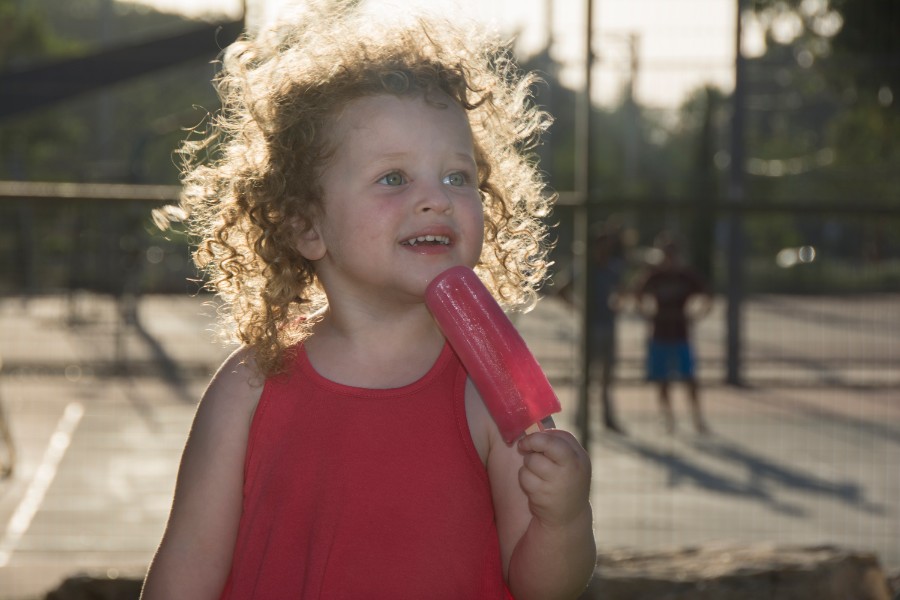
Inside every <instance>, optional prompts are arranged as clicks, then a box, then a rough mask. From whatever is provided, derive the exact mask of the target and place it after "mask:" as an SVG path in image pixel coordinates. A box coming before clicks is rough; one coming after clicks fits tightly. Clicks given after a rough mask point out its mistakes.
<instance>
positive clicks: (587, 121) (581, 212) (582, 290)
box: [573, 0, 594, 449]
mask: <svg viewBox="0 0 900 600" xmlns="http://www.w3.org/2000/svg"><path fill="white" fill-rule="evenodd" d="M585 2H586V5H587V6H586V10H585V41H584V46H585V48H584V89H583V91H582V93H581V94H580V95H579V96H578V99H579V101H580V103H579V105H578V111H577V114H576V119H575V123H576V130H575V136H576V138H575V141H576V144H575V157H576V158H575V161H576V162H575V190H576V192H577V195H578V199H579V200H578V204H577V206H576V207H575V223H574V225H575V242H574V244H573V254H574V261H575V264H576V267H577V268H576V269H575V273H574V285H575V292H576V297H577V298H579V299H580V303H581V327H580V329H581V338H580V342H581V344H580V346H581V347H580V353H579V354H580V358H581V361H580V362H581V365H580V369H578V373H577V382H578V398H577V399H578V406H577V412H576V418H575V421H576V429H577V430H578V435H579V438H580V441H581V444H582V446H584V447H585V449H587V448H588V446H589V444H590V429H591V418H590V417H591V415H590V381H591V379H590V371H591V357H592V356H593V353H592V348H591V335H590V331H591V329H590V326H591V321H592V316H593V315H592V313H593V307H592V304H593V303H592V302H591V289H590V288H591V286H590V252H589V248H588V242H589V240H588V229H589V227H590V216H591V210H590V205H591V192H592V189H593V177H592V176H591V167H592V164H593V161H592V143H591V131H592V129H593V116H592V114H591V113H592V101H591V87H592V86H591V83H592V79H593V77H592V73H591V71H592V67H593V65H594V48H593V44H592V42H593V37H594V36H593V33H594V27H593V21H594V7H593V0H585Z"/></svg>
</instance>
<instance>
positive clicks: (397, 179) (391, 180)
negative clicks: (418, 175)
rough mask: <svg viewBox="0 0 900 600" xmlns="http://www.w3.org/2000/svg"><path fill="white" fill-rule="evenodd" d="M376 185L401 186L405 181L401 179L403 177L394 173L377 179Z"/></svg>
mask: <svg viewBox="0 0 900 600" xmlns="http://www.w3.org/2000/svg"><path fill="white" fill-rule="evenodd" d="M378 183H383V184H384V185H403V184H404V183H406V179H404V178H403V175H401V174H400V173H398V172H397V171H394V172H392V173H388V174H387V175H385V176H384V177H382V178H381V179H379V180H378Z"/></svg>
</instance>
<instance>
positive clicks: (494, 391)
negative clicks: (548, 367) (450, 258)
mask: <svg viewBox="0 0 900 600" xmlns="http://www.w3.org/2000/svg"><path fill="white" fill-rule="evenodd" d="M425 304H426V305H427V306H428V309H429V310H430V311H431V314H432V316H433V317H434V319H435V321H436V322H437V324H438V327H439V328H440V329H441V332H442V333H443V334H444V337H446V338H447V340H448V341H449V342H450V346H451V347H452V348H453V350H454V351H455V352H456V354H457V356H459V359H460V361H461V362H462V364H463V367H465V369H466V371H467V372H468V373H469V377H470V378H471V379H472V382H473V383H474V384H475V387H476V388H477V389H478V392H479V393H480V394H481V397H482V399H483V400H484V403H485V405H486V406H487V409H488V412H490V414H491V416H492V417H493V419H494V421H495V422H496V423H497V427H498V429H499V430H500V434H501V436H502V437H503V440H504V441H505V442H506V443H507V444H511V443H512V442H514V441H515V440H516V439H517V438H519V437H521V436H522V434H523V433H524V432H525V431H526V430H529V431H530V428H531V427H532V426H534V425H538V428H541V429H542V428H543V425H542V422H543V423H544V424H549V425H550V426H552V419H549V416H550V415H551V414H553V413H557V412H559V411H560V410H561V407H560V404H559V399H558V398H557V397H556V394H555V393H554V392H553V388H552V387H550V382H549V381H547V376H546V375H545V374H544V372H543V370H541V367H540V365H539V364H538V362H537V360H536V359H535V358H534V355H533V354H532V353H531V351H530V350H529V349H528V346H527V345H526V344H525V340H523V339H522V336H521V335H520V334H519V332H518V331H517V330H516V328H515V327H514V326H513V324H512V322H511V321H510V320H509V318H508V317H507V316H506V314H505V313H504V312H503V309H501V308H500V305H499V304H497V301H496V300H494V297H493V296H491V293H490V292H489V291H488V290H487V288H486V287H485V286H484V284H483V283H482V282H481V280H480V279H479V278H478V275H476V274H475V272H474V271H473V270H472V269H469V268H468V267H451V268H450V269H447V270H446V271H444V272H443V273H441V274H440V275H438V276H437V277H435V279H434V280H433V281H432V282H431V283H430V284H429V285H428V288H427V290H426V291H425Z"/></svg>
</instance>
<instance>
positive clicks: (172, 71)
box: [0, 0, 900, 599]
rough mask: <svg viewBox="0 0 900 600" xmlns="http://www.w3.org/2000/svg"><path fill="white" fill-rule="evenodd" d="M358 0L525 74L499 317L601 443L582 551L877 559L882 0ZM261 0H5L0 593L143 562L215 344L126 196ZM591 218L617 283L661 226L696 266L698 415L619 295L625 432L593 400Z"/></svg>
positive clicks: (172, 253)
mask: <svg viewBox="0 0 900 600" xmlns="http://www.w3.org/2000/svg"><path fill="white" fill-rule="evenodd" d="M371 1H372V2H375V3H377V4H379V5H381V4H383V5H384V10H386V11H388V10H398V11H402V10H405V7H408V6H409V5H410V4H417V5H419V4H420V5H424V6H427V7H428V8H429V10H434V11H436V12H441V13H445V14H447V15H448V16H449V17H451V18H452V17H453V16H454V15H465V17H466V18H469V17H475V18H477V19H479V20H480V21H482V22H483V23H484V24H486V25H487V26H489V27H493V28H495V29H496V30H497V31H499V32H500V33H501V34H503V35H504V36H506V37H508V38H509V39H510V44H511V46H512V48H513V50H514V52H515V53H516V55H517V56H518V58H519V62H520V64H521V66H522V67H523V68H524V69H527V70H537V71H539V72H540V74H541V76H542V78H543V83H542V84H540V85H538V86H537V87H536V88H535V95H536V99H537V102H538V103H539V104H541V105H542V106H543V107H544V108H545V109H546V110H547V111H549V112H550V113H551V114H552V115H553V116H554V117H555V124H554V125H553V127H552V129H551V132H550V134H549V135H548V136H547V137H546V140H545V143H544V145H543V146H542V147H541V148H540V149H539V159H540V164H541V167H542V169H543V170H544V171H545V173H546V177H547V181H548V182H549V184H550V187H551V189H552V190H553V191H554V192H555V193H557V194H558V197H559V199H558V204H557V208H556V209H555V211H554V213H553V215H552V217H551V218H550V220H551V223H552V224H553V225H554V227H555V229H554V238H555V240H556V247H555V249H554V253H553V254H554V255H553V259H554V261H555V265H554V270H553V277H552V278H551V281H550V282H548V285H547V287H546V288H545V290H544V292H545V298H544V300H543V301H542V302H541V303H540V304H539V306H538V308H537V309H536V310H535V311H534V312H532V313H529V314H526V315H522V316H520V317H517V318H518V319H519V321H518V323H519V324H520V326H521V328H522V331H523V333H524V334H525V337H526V339H527V340H528V342H529V345H531V346H532V348H533V349H534V351H535V353H536V354H537V355H538V358H539V360H540V361H541V363H542V364H543V365H544V366H545V368H546V370H547V371H548V374H549V375H550V378H551V380H552V382H553V383H554V385H555V387H556V388H557V390H558V392H559V395H560V398H561V400H562V401H563V404H564V409H565V410H564V415H563V417H562V421H563V423H564V424H566V425H568V426H570V427H572V428H573V429H574V430H575V431H577V432H578V433H579V435H580V437H581V439H582V441H583V442H584V443H585V445H587V446H588V447H589V449H590V451H591V453H592V456H593V457H594V462H595V492H594V494H595V499H594V504H595V511H597V513H598V517H597V525H596V527H597V538H598V543H599V545H600V549H601V551H602V550H611V549H614V548H620V547H638V548H643V549H657V548H661V547H672V546H676V547H677V546H685V545H688V544H702V543H709V542H712V541H728V542H740V543H746V542H760V541H763V542H770V541H771V542H779V543H792V544H836V545H839V546H842V547H848V548H853V549H858V550H860V551H865V552H873V553H875V555H876V556H877V557H878V558H879V560H880V561H881V564H882V566H883V567H884V568H885V571H886V572H888V573H892V572H893V573H896V572H900V512H898V511H900V509H898V505H897V501H896V498H898V497H900V342H898V340H900V141H898V140H900V98H895V95H897V94H900V36H898V35H897V31H900V7H898V5H897V3H896V2H895V1H894V0H852V1H851V0H740V1H739V0H593V2H582V1H576V0H556V1H554V0H527V1H525V0H502V1H496V2H490V3H488V2H476V1H475V0H471V1H470V0H466V1H463V0H459V1H455V2H452V1H449V0H441V1H434V2H427V1H425V0H418V1H417V2H414V3H413V2H399V1H398V2H394V3H389V2H386V1H385V2H376V1H375V0H371ZM285 6H286V2H277V1H275V0H268V1H266V0H256V1H248V2H246V3H243V2H235V1H213V0H134V1H132V2H125V1H118V0H65V1H63V0H28V1H27V2H26V1H25V0H0V327H2V329H0V425H2V427H0V434H2V435H0V468H3V469H5V470H6V471H8V473H6V472H5V477H4V478H3V479H0V599H7V598H26V597H40V596H39V594H42V593H44V592H45V591H46V590H48V589H50V588H52V587H54V586H56V585H57V584H58V583H59V582H60V581H61V580H62V579H63V578H65V577H68V576H72V575H76V574H78V573H81V572H84V573H88V574H92V575H97V574H99V575H100V576H101V577H106V578H108V579H110V580H115V579H120V578H126V577H131V578H139V577H140V575H141V573H142V570H143V569H145V568H146V565H147V562H148V561H149V559H150V557H151V556H152V552H153V550H154V549H155V545H156V543H157V542H158V540H159V536H160V535H161V533H162V527H163V525H164V522H165V517H166V514H167V510H168V503H169V502H170V500H171V493H172V487H173V485H174V476H175V469H176V468H177V460H178V456H179V454H180V450H181V446H182V444H183V440H184V435H185V434H186V432H187V428H188V427H189V423H190V418H191V416H192V413H193V409H194V407H195V404H196V400H197V399H198V398H199V395H200V393H201V392H202V389H203V386H204V384H205V382H206V381H207V379H208V377H209V376H210V375H211V374H212V372H213V371H214V369H215V367H216V366H217V364H218V363H219V361H220V360H221V359H222V358H223V357H224V356H225V355H227V353H228V347H227V346H226V345H223V344H222V343H221V342H219V341H218V340H217V337H216V335H215V333H214V331H213V330H214V317H215V301H214V298H212V297H209V296H207V295H206V294H205V293H204V292H203V290H202V281H200V275H199V274H198V273H197V272H196V270H195V269H194V267H193V265H192V263H191V260H190V247H189V243H188V242H189V241H188V240H187V239H185V237H184V236H183V235H182V234H180V233H179V232H178V231H177V230H176V231H167V232H162V231H160V230H158V229H157V228H156V227H155V226H154V225H153V222H152V220H151V218H150V212H151V210H152V209H153V208H156V207H159V206H162V205H164V204H166V203H171V202H174V201H176V200H177V198H178V193H179V188H178V181H179V173H178V160H177V158H176V157H175V156H174V155H173V150H174V149H175V148H176V147H177V146H178V144H179V143H180V142H181V141H182V140H184V139H185V138H186V137H187V135H188V133H187V132H188V130H189V129H190V128H191V127H194V126H196V125H198V124H200V123H202V122H203V121H204V120H205V119H207V118H208V114H209V113H210V112H212V111H215V109H216V108H217V106H218V104H217V99H216V96H215V93H214V91H213V88H212V86H211V85H210V79H211V77H212V76H213V75H214V73H215V71H216V65H215V59H216V57H217V55H218V54H219V52H220V50H221V49H222V48H224V47H225V46H227V44H228V43H230V42H231V41H233V40H234V39H235V38H236V37H237V36H238V35H239V34H240V32H241V31H243V30H244V29H245V28H247V29H250V30H254V29H255V28H258V27H260V26H263V25H264V24H265V23H266V22H267V21H268V20H270V19H272V18H276V17H277V15H278V13H279V11H280V10H284V8H285ZM610 223H614V224H615V226H616V227H617V230H618V231H620V232H621V235H622V238H621V239H622V256H623V258H624V261H625V262H624V264H625V272H624V275H623V281H624V282H625V287H627V284H628V282H630V281H633V280H635V278H636V277H638V276H639V274H640V272H641V271H642V270H643V268H644V267H645V266H646V265H647V264H648V263H653V261H654V250H653V248H652V246H653V240H654V238H655V237H656V236H657V235H658V234H659V233H660V232H661V231H664V230H665V231H670V232H673V233H674V234H676V235H677V236H678V237H679V238H680V239H681V240H682V246H683V254H684V258H685V260H686V262H688V263H690V264H691V265H692V266H693V267H694V268H695V269H696V270H697V271H698V272H699V273H700V274H701V275H702V277H703V278H705V279H706V280H707V281H708V282H709V285H710V288H711V290H712V291H713V294H714V304H713V309H712V312H711V313H710V314H709V315H708V316H707V317H705V318H703V319H702V320H698V321H697V323H696V324H695V325H696V326H695V330H694V342H695V347H696V350H697V353H698V357H699V364H698V373H699V380H700V383H701V389H702V395H703V398H704V404H705V406H706V410H707V418H708V420H709V421H710V424H711V427H712V430H713V437H712V438H704V439H703V440H700V439H699V438H698V437H696V436H692V435H690V434H677V435H673V436H661V435H660V433H661V431H662V430H661V427H660V424H659V415H658V413H657V412H656V406H655V390H654V389H653V388H651V387H650V386H649V385H648V384H647V383H645V382H644V375H643V364H644V363H643V361H644V351H645V348H644V344H645V339H646V337H647V331H648V329H647V326H646V323H645V322H644V320H643V319H642V318H641V317H640V316H639V314H638V313H637V311H636V310H635V308H634V307H633V306H628V305H627V303H626V305H625V306H623V307H622V310H621V311H620V313H619V323H620V326H619V328H618V330H617V342H618V352H617V357H616V362H617V374H616V380H615V381H614V385H613V396H614V397H615V402H616V405H617V406H618V411H619V416H620V418H621V420H622V421H623V422H624V424H625V428H626V430H628V432H629V435H628V436H620V437H616V436H610V435H609V434H608V433H607V432H605V431H603V430H602V427H601V424H600V422H599V416H598V415H597V412H598V407H597V400H596V398H595V396H596V393H595V392H596V386H597V383H596V381H595V380H594V378H592V377H590V376H589V374H590V372H591V371H590V368H589V365H590V364H591V360H590V359H591V356H592V352H593V349H592V347H591V344H590V342H589V341H588V340H587V338H588V337H589V336H585V335H583V332H584V331H586V330H587V328H588V327H589V325H590V323H591V320H592V319H593V318H595V315H594V310H595V309H593V308H592V304H591V297H590V291H589V286H588V285H587V282H588V273H589V272H590V253H589V252H588V251H587V248H588V246H589V239H590V236H591V232H594V231H596V230H597V229H598V228H599V227H602V226H604V224H607V225H608V224H610ZM565 290H574V292H572V293H561V292H563V291H565ZM678 393H679V392H676V393H675V404H676V408H677V410H678V411H682V410H683V404H681V403H682V399H681V397H679V396H678V395H677V394H678ZM8 466H11V467H12V468H9V467H8Z"/></svg>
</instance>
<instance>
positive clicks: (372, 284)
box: [301, 94, 484, 301]
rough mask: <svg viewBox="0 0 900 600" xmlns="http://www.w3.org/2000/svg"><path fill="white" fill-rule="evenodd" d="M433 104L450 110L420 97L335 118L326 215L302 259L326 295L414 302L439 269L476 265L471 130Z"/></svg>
mask: <svg viewBox="0 0 900 600" xmlns="http://www.w3.org/2000/svg"><path fill="white" fill-rule="evenodd" d="M436 99H437V100H439V101H440V102H441V103H442V104H443V105H446V106H443V107H438V106H434V105H433V104H429V103H427V102H426V101H425V100H424V99H423V97H422V96H421V95H410V96H393V95H389V94H385V95H379V96H372V97H366V98H360V99H357V100H355V101H353V102H351V103H350V104H349V105H348V106H347V107H346V108H345V110H343V111H342V112H341V113H340V115H339V116H338V117H337V118H336V120H335V124H334V127H333V129H332V130H331V131H330V132H329V135H330V137H331V141H332V143H333V144H334V147H335V148H336V152H335V154H334V156H333V158H332V159H331V160H330V161H329V163H328V166H327V167H326V169H325V171H324V172H323V174H322V178H321V183H322V188H323V191H324V209H325V210H324V217H323V218H322V219H320V220H319V222H318V223H317V224H316V226H315V231H314V232H313V234H314V236H315V238H316V239H315V240H314V241H313V243H312V244H311V245H307V246H306V247H307V250H306V252H304V254H305V255H307V258H311V259H313V260H315V265H316V273H317V275H318V276H319V279H320V280H321V281H322V283H323V285H324V287H325V290H326V292H327V293H328V294H329V295H332V294H333V293H343V294H347V293H359V292H362V293H364V294H367V295H369V296H368V297H370V298H371V299H372V300H373V301H374V300H375V297H372V296H371V295H372V294H376V293H380V294H383V293H384V292H389V293H391V294H395V293H397V292H399V293H401V294H404V295H411V296H413V297H418V298H419V299H420V298H421V296H422V295H423V294H424V290H425V287H426V286H427V284H428V282H430V281H431V279H433V278H434V277H435V276H436V275H437V274H438V273H440V272H441V271H443V270H444V269H446V268H448V267H451V266H456V265H467V266H470V267H471V266H474V265H475V264H476V262H477V261H478V259H479V257H480V255H481V246H482V239H483V234H484V215H483V209H482V202H481V197H480V195H479V193H478V176H477V171H476V164H475V155H474V149H473V143H472V133H471V129H470V127H469V123H468V119H467V118H466V115H465V113H464V111H463V109H462V108H460V107H459V106H458V105H457V104H456V103H455V102H454V101H453V100H452V99H451V98H449V97H438V98H436ZM302 244H304V245H305V244H306V242H303V243H302ZM310 247H311V248H312V250H313V251H312V252H311V253H310V251H309V248H310ZM301 250H303V247H301ZM310 254H312V255H310ZM382 297H383V296H382Z"/></svg>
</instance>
